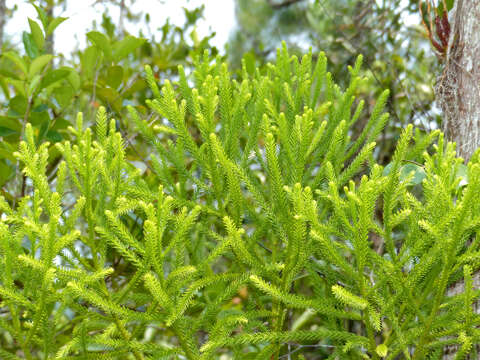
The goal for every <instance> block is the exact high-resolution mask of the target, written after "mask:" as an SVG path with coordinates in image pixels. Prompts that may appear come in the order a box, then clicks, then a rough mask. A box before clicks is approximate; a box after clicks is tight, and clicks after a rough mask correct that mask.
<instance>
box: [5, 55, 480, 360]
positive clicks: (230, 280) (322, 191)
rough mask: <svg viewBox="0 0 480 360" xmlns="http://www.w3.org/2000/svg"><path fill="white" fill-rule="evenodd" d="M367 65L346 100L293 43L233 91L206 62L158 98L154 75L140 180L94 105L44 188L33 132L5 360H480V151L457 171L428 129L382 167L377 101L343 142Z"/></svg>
mask: <svg viewBox="0 0 480 360" xmlns="http://www.w3.org/2000/svg"><path fill="white" fill-rule="evenodd" d="M360 67H361V57H359V58H358V61H357V63H356V64H355V66H354V67H353V68H349V71H350V75H351V80H350V85H349V87H348V88H347V89H346V90H344V91H343V90H342V89H340V88H339V87H338V86H337V85H336V84H335V83H334V81H333V79H332V77H331V75H330V74H329V73H328V72H327V59H326V57H325V55H324V54H323V53H320V54H318V56H315V57H314V56H313V55H312V54H307V55H305V56H304V57H303V58H302V60H301V61H299V60H298V59H297V58H296V57H290V55H289V54H288V52H287V50H286V48H285V47H284V48H283V49H281V50H279V52H278V54H277V62H276V63H275V64H270V65H268V66H267V67H266V70H265V73H261V72H260V71H258V70H257V71H256V72H255V74H253V75H251V76H250V75H248V73H247V72H246V70H245V68H244V74H243V77H242V79H243V80H242V81H241V82H239V81H236V80H235V79H233V77H232V75H231V74H230V73H229V71H228V69H227V66H226V65H225V64H224V63H222V62H221V61H219V60H218V61H216V62H215V61H212V60H211V59H210V58H209V57H208V55H205V57H204V58H202V59H199V60H198V61H197V64H196V70H195V71H194V72H193V73H192V74H191V76H189V77H188V76H186V75H185V72H184V71H183V69H182V68H180V69H179V79H178V83H176V84H175V85H174V84H172V83H170V82H169V81H165V83H164V85H163V86H162V88H161V89H159V88H158V87H157V83H156V80H155V78H154V76H153V74H152V72H151V70H150V69H149V68H148V67H147V68H146V73H145V76H146V80H147V82H148V84H149V85H150V87H151V89H152V94H153V96H154V98H153V99H151V100H149V101H147V105H148V106H149V107H150V109H151V110H152V111H153V115H152V116H151V117H149V118H148V119H147V120H143V119H142V118H141V115H139V114H138V113H137V111H136V109H135V108H133V107H130V108H129V109H128V110H129V113H130V116H131V120H133V121H134V122H135V123H136V125H137V127H138V129H139V132H140V136H141V138H140V136H139V137H137V139H136V140H135V141H143V140H141V139H144V140H145V141H146V142H147V143H148V144H149V145H148V146H150V148H151V152H150V156H149V157H148V158H147V159H144V168H146V170H145V173H146V174H147V175H148V176H147V175H145V173H144V170H142V169H140V168H137V167H136V166H138V161H137V162H131V161H130V160H129V159H127V158H126V157H125V147H126V146H127V143H126V142H125V139H122V136H121V135H120V133H119V132H117V129H116V123H115V120H111V121H109V120H108V119H107V113H106V112H105V109H103V108H100V110H99V112H98V114H97V118H96V119H95V120H94V122H93V121H92V119H88V121H87V123H84V119H83V117H82V115H81V114H80V115H79V116H78V120H77V125H76V128H72V127H71V128H70V129H69V130H70V132H71V134H72V139H73V142H72V143H70V142H69V141H62V142H59V143H57V144H55V147H56V149H57V150H58V151H59V152H60V153H61V154H62V158H63V160H62V162H61V163H60V164H59V165H58V169H57V172H56V177H55V178H54V180H51V179H50V178H49V177H48V176H47V175H46V169H47V167H48V166H49V150H50V145H49V144H48V143H43V144H41V145H40V146H38V147H37V144H36V142H35V138H34V133H33V129H32V127H31V126H30V125H27V126H26V139H25V141H24V142H22V143H21V144H20V148H19V151H18V152H17V153H15V156H16V158H17V159H18V160H19V161H20V162H21V163H22V164H23V172H24V174H25V175H26V176H27V178H28V179H29V180H28V181H27V185H26V187H27V188H26V195H25V197H24V198H22V199H20V201H19V202H18V203H16V204H15V206H13V204H12V203H9V202H7V201H6V200H5V199H3V198H0V212H1V220H0V254H1V256H0V300H1V303H0V307H1V316H0V329H1V334H2V337H1V339H0V357H2V358H5V359H19V358H26V359H70V358H72V359H73V358H82V359H83V358H84V359H87V358H88V359H90V358H94V359H127V358H134V359H215V358H220V356H224V357H222V358H234V359H280V358H286V357H290V358H295V356H297V358H299V359H300V358H307V359H319V358H329V359H364V358H370V359H380V358H386V359H399V358H405V359H424V358H427V357H429V358H433V359H435V358H440V356H441V354H442V349H443V347H444V346H445V345H452V344H458V345H460V352H461V354H460V355H461V356H464V355H462V354H467V353H469V352H471V351H475V350H474V348H473V347H472V344H474V343H475V342H478V337H479V332H478V330H477V329H476V325H478V323H479V317H478V315H477V314H476V313H474V311H473V309H472V303H473V302H474V301H475V299H476V298H477V297H478V295H479V291H478V290H474V289H473V288H472V273H473V272H474V271H476V270H477V269H478V268H479V267H480V255H479V254H480V251H479V247H478V229H479V225H480V217H479V215H478V214H479V210H480V204H479V203H478V201H477V198H478V196H479V193H480V164H479V156H478V153H477V154H476V155H474V156H473V158H472V160H471V161H470V162H469V164H468V166H465V165H463V164H462V160H461V159H458V158H456V157H455V149H454V144H445V143H444V140H443V135H442V134H440V132H434V133H431V134H427V135H422V134H420V133H419V132H415V133H414V131H413V129H412V127H408V128H406V129H405V130H404V132H403V134H402V136H401V138H400V140H399V142H398V145H397V148H396V151H395V154H394V156H393V160H392V163H391V164H390V165H389V166H388V169H384V168H383V167H381V166H379V165H377V164H375V162H374V160H373V155H372V154H373V152H374V150H375V143H374V140H375V138H376V137H377V136H378V134H379V133H380V132H381V130H382V128H383V126H384V125H385V123H386V121H387V119H388V115H387V114H384V113H383V107H384V105H385V103H386V101H387V99H388V92H384V93H383V94H382V96H381V97H380V98H379V99H378V102H377V104H376V105H375V108H374V110H373V112H372V114H371V117H370V121H369V122H368V123H367V124H366V125H365V126H364V128H363V131H362V132H361V133H360V134H359V135H358V136H353V132H352V127H353V126H354V125H355V123H356V121H357V119H358V118H359V114H360V112H361V111H362V109H363V102H361V101H360V102H356V97H357V96H358V90H357V89H358V86H359V84H360V83H361V81H362V78H361V77H360V76H359V74H360ZM93 125H94V127H95V131H94V132H93V131H92V130H91V128H92V127H93ZM132 141H133V140H132ZM435 141H436V144H433V143H434V142H435ZM128 144H130V142H128ZM432 144H433V145H432ZM137 160H138V159H137ZM407 164H408V165H411V166H410V167H407V166H406V165H407ZM135 165H136V166H135ZM467 244H468V245H469V246H468V247H467V246H466V245H467ZM462 278H463V279H465V282H464V284H465V292H463V293H460V294H458V295H455V296H447V295H446V290H447V288H448V286H449V285H451V284H452V283H454V282H455V281H458V280H459V279H462Z"/></svg>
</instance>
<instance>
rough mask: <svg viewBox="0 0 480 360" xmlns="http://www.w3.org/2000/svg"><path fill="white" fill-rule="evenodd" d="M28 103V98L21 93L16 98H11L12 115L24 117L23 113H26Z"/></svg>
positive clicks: (10, 108)
mask: <svg viewBox="0 0 480 360" xmlns="http://www.w3.org/2000/svg"><path fill="white" fill-rule="evenodd" d="M27 104H28V101H27V99H26V98H24V97H23V96H21V95H17V96H15V97H14V98H12V99H11V100H10V103H9V104H8V105H9V110H10V112H11V115H12V116H22V117H23V115H24V114H25V111H27Z"/></svg>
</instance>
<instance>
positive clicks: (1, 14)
mask: <svg viewBox="0 0 480 360" xmlns="http://www.w3.org/2000/svg"><path fill="white" fill-rule="evenodd" d="M5 2H6V0H0V50H1V49H2V46H3V34H4V29H5V23H6V21H7V6H6V4H5Z"/></svg>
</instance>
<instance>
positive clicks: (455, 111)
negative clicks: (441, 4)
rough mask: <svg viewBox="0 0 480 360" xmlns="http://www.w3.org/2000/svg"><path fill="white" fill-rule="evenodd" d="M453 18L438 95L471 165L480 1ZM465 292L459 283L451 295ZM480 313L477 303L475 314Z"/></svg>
mask: <svg viewBox="0 0 480 360" xmlns="http://www.w3.org/2000/svg"><path fill="white" fill-rule="evenodd" d="M452 15H453V16H452V20H453V21H452V25H453V29H452V30H453V31H452V34H451V36H450V43H449V50H448V52H447V56H446V59H445V69H444V72H443V74H442V75H441V77H440V79H439V82H438V85H437V89H436V91H437V94H436V95H437V100H438V102H439V103H440V105H441V107H442V110H443V113H444V131H445V133H446V136H447V138H448V139H449V140H451V141H455V142H456V143H457V152H458V154H459V155H460V156H462V157H463V158H464V159H465V161H468V160H469V159H470V157H471V156H472V154H473V153H474V152H475V150H476V149H477V148H478V147H480V0H455V7H454V9H453V10H452ZM473 286H474V287H475V288H477V289H478V288H480V272H477V273H476V274H474V276H473ZM464 289H465V286H464V283H463V282H462V281H460V282H458V283H456V284H454V285H453V286H452V287H451V288H450V289H449V290H448V294H449V295H454V294H458V293H461V292H463V291H464ZM479 310H480V304H479V303H478V302H477V303H476V304H475V311H476V312H479ZM476 346H477V351H478V350H479V347H478V344H477V345H476ZM456 350H457V348H456V347H453V346H450V347H447V348H446V349H445V352H444V356H443V358H444V359H454V358H455V353H456ZM472 359H473V358H472Z"/></svg>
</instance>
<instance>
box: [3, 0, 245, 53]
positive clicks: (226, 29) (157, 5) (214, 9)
mask: <svg viewBox="0 0 480 360" xmlns="http://www.w3.org/2000/svg"><path fill="white" fill-rule="evenodd" d="M98 2H99V1H97V0H67V11H65V12H57V13H55V16H63V17H68V18H69V19H68V20H67V21H65V22H64V23H63V24H61V25H60V26H59V27H58V28H57V30H56V32H55V51H57V52H60V53H63V54H68V53H71V52H72V50H74V49H75V47H76V46H77V44H78V45H79V46H80V48H84V47H85V45H86V37H85V34H86V32H87V31H88V30H90V29H92V21H93V20H96V21H97V24H99V23H100V22H101V17H102V12H103V9H104V5H100V4H95V3H98ZM132 2H133V4H131V3H132ZM126 3H127V5H128V6H129V8H130V9H132V11H133V12H134V13H137V12H140V11H141V12H143V13H145V12H146V11H147V10H148V11H149V13H150V17H151V24H155V23H157V24H158V27H160V26H162V25H163V24H164V23H165V21H166V19H167V18H170V20H171V23H173V24H176V25H182V24H183V23H184V20H185V17H184V15H183V10H182V7H187V8H194V7H196V6H199V5H202V4H204V5H205V11H204V19H203V20H202V21H199V22H198V24H197V25H198V27H197V32H198V34H199V36H200V37H203V36H205V35H208V34H209V33H210V31H214V32H216V36H215V37H214V38H213V39H212V41H210V43H211V44H212V45H214V46H216V47H217V48H219V49H220V50H222V49H223V48H224V45H225V43H226V42H227V40H228V36H229V34H230V31H231V30H232V28H233V26H234V23H235V14H234V1H233V0H208V1H205V0H203V1H202V0H134V1H130V0H127V1H126ZM14 4H17V6H18V10H17V11H16V12H15V13H14V16H13V18H11V19H9V21H8V22H7V27H6V33H7V34H10V35H12V34H13V40H14V41H15V42H19V41H20V36H21V33H22V31H23V30H28V21H27V17H30V18H32V19H37V15H36V11H35V9H34V8H33V6H32V5H30V4H29V3H28V2H27V1H22V0H7V7H9V8H11V7H13V5H14ZM109 12H110V15H111V17H112V19H113V21H114V22H115V21H116V19H118V14H119V8H118V6H110V7H109ZM139 26H141V25H139V24H134V25H133V26H132V24H126V26H125V28H126V30H127V31H129V32H131V33H132V35H138V31H139Z"/></svg>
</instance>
